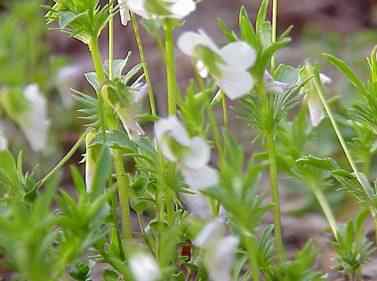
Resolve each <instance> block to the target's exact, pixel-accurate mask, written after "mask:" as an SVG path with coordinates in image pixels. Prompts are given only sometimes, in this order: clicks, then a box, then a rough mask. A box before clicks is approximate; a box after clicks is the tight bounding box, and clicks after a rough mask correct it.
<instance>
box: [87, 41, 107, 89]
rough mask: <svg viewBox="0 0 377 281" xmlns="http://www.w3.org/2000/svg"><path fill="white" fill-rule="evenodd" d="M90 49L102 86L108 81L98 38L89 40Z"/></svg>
mask: <svg viewBox="0 0 377 281" xmlns="http://www.w3.org/2000/svg"><path fill="white" fill-rule="evenodd" d="M89 50H90V54H91V56H92V62H93V65H94V69H95V71H96V74H97V79H98V82H99V83H100V84H101V86H102V84H103V83H104V82H105V81H106V75H105V70H104V68H103V64H102V57H101V52H100V49H99V45H98V40H97V39H96V38H92V39H91V40H90V41H89ZM98 94H100V93H98Z"/></svg>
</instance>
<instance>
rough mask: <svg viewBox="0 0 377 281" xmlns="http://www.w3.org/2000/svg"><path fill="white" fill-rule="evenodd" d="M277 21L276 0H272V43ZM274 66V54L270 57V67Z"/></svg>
mask: <svg viewBox="0 0 377 281" xmlns="http://www.w3.org/2000/svg"><path fill="white" fill-rule="evenodd" d="M277 22H278V0H273V1H272V43H275V42H276V38H277ZM275 67H276V59H275V56H273V57H272V58H271V69H272V70H274V69H275Z"/></svg>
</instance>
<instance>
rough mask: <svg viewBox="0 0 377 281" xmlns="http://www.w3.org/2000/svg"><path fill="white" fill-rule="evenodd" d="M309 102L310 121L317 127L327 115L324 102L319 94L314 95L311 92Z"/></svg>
mask: <svg viewBox="0 0 377 281" xmlns="http://www.w3.org/2000/svg"><path fill="white" fill-rule="evenodd" d="M307 102H308V108H309V114H310V121H311V123H312V125H313V126H314V127H317V126H318V125H319V124H320V123H321V121H322V119H323V118H324V117H325V113H324V111H323V107H322V103H321V101H320V99H319V98H318V97H317V96H313V95H311V94H309V96H308V98H307Z"/></svg>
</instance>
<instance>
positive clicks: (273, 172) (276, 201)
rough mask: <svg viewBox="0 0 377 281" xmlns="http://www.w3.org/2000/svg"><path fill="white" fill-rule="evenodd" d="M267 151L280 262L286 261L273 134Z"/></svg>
mask: <svg viewBox="0 0 377 281" xmlns="http://www.w3.org/2000/svg"><path fill="white" fill-rule="evenodd" d="M267 149H268V157H269V161H270V184H271V192H272V204H273V218H274V227H275V229H274V238H275V248H276V251H277V255H278V258H279V260H280V261H284V258H285V249H284V244H283V237H282V227H281V210H280V192H279V182H278V181H279V179H278V167H277V162H276V148H275V144H274V137H273V135H272V134H269V135H268V136H267Z"/></svg>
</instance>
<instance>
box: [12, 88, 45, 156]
mask: <svg viewBox="0 0 377 281" xmlns="http://www.w3.org/2000/svg"><path fill="white" fill-rule="evenodd" d="M24 96H25V98H26V100H27V102H28V110H27V111H26V112H25V113H23V114H22V116H21V117H20V119H19V125H20V127H21V129H22V130H23V132H24V134H25V135H26V138H27V139H28V141H29V143H30V146H31V148H32V149H33V150H34V151H41V150H42V149H44V148H45V147H46V144H47V137H48V128H49V126H50V121H49V120H48V116H47V102H46V99H45V97H44V96H43V94H42V93H41V91H40V89H39V87H38V86H37V85H35V84H32V85H29V86H27V87H26V88H25V89H24Z"/></svg>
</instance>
